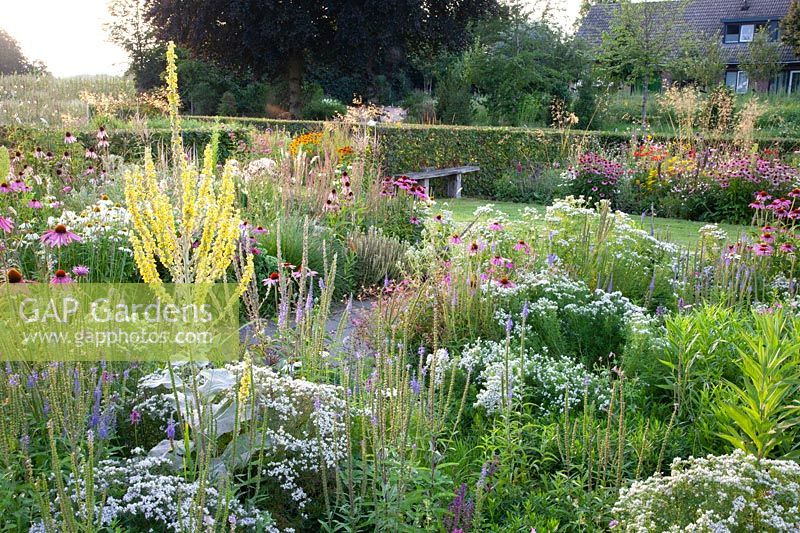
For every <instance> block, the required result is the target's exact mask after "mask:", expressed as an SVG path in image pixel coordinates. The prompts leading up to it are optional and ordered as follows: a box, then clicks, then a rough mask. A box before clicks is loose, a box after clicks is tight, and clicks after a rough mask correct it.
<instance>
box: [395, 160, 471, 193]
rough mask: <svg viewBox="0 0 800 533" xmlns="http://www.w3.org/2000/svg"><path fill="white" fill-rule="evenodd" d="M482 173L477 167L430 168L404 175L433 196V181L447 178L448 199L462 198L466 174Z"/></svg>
mask: <svg viewBox="0 0 800 533" xmlns="http://www.w3.org/2000/svg"><path fill="white" fill-rule="evenodd" d="M478 171H480V167H477V166H464V167H451V168H429V169H425V170H422V171H420V172H407V173H405V174H402V175H403V176H408V177H409V178H411V179H413V180H416V181H417V183H419V184H420V185H421V186H422V187H424V188H425V194H427V195H428V196H430V194H431V180H432V179H436V178H447V189H446V196H447V197H448V198H461V178H462V176H463V175H464V174H470V173H472V172H478Z"/></svg>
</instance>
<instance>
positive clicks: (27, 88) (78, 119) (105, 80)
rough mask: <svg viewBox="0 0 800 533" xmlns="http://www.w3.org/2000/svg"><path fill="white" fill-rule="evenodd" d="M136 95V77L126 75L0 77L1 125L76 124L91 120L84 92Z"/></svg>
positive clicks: (58, 125) (57, 125)
mask: <svg viewBox="0 0 800 533" xmlns="http://www.w3.org/2000/svg"><path fill="white" fill-rule="evenodd" d="M84 91H86V92H89V93H95V94H105V95H114V96H120V95H133V94H134V93H135V87H134V84H133V80H131V79H130V78H126V77H122V76H78V77H74V78H54V77H53V76H35V75H14V76H0V124H7V125H12V124H17V125H28V126H53V127H61V126H63V125H70V126H72V127H75V126H77V125H83V124H85V123H86V122H87V121H88V107H87V105H86V104H85V103H84V102H82V101H81V98H80V95H81V93H82V92H84Z"/></svg>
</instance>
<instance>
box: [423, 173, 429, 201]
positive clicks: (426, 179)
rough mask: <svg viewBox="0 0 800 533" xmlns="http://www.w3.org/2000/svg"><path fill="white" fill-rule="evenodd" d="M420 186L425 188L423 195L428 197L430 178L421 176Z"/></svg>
mask: <svg viewBox="0 0 800 533" xmlns="http://www.w3.org/2000/svg"><path fill="white" fill-rule="evenodd" d="M422 187H423V188H424V189H425V195H426V196H427V197H428V198H430V197H431V180H430V179H429V178H423V180H422Z"/></svg>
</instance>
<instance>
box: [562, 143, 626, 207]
mask: <svg viewBox="0 0 800 533" xmlns="http://www.w3.org/2000/svg"><path fill="white" fill-rule="evenodd" d="M623 172H624V170H623V168H622V165H621V164H620V163H617V162H615V161H611V160H608V159H606V158H604V157H602V156H601V155H599V154H597V153H595V152H586V153H585V154H583V155H581V156H580V158H579V159H578V166H577V168H575V169H573V173H574V176H575V179H576V181H577V186H578V189H579V191H580V192H581V193H583V194H586V195H587V196H589V197H592V198H595V199H596V198H600V199H610V198H611V197H613V196H614V188H615V187H616V185H617V182H618V181H619V180H620V178H622V175H623Z"/></svg>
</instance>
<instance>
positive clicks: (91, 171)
mask: <svg viewBox="0 0 800 533" xmlns="http://www.w3.org/2000/svg"><path fill="white" fill-rule="evenodd" d="M92 174H94V167H93V166H92V165H89V166H88V167H86V170H85V171H84V172H83V175H84V176H91V175H92Z"/></svg>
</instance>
